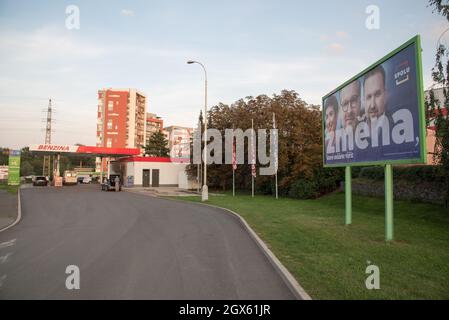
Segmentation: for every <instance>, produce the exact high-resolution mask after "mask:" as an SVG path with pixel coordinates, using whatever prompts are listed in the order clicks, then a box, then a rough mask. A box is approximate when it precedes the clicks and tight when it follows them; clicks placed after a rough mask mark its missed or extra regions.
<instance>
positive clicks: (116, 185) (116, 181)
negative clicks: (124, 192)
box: [114, 176, 120, 192]
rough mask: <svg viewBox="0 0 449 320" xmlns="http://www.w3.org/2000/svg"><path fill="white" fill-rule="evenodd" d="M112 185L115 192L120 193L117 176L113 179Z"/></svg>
mask: <svg viewBox="0 0 449 320" xmlns="http://www.w3.org/2000/svg"><path fill="white" fill-rule="evenodd" d="M114 183H115V192H118V191H120V178H119V177H118V176H116V177H115V179H114Z"/></svg>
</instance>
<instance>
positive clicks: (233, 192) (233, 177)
mask: <svg viewBox="0 0 449 320" xmlns="http://www.w3.org/2000/svg"><path fill="white" fill-rule="evenodd" d="M232 196H233V197H235V170H234V169H232Z"/></svg>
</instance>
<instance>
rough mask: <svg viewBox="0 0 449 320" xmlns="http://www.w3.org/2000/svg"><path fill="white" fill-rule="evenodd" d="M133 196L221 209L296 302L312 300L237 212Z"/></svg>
mask: <svg viewBox="0 0 449 320" xmlns="http://www.w3.org/2000/svg"><path fill="white" fill-rule="evenodd" d="M130 192H131V193H135V194H141V195H146V196H150V197H154V198H159V199H164V200H169V201H170V200H171V201H179V202H181V201H182V202H184V203H185V202H189V203H194V204H199V205H203V206H208V207H211V208H216V209H221V210H223V211H225V213H227V214H229V215H231V216H233V217H234V218H237V219H238V220H239V222H240V224H241V225H242V226H243V227H244V228H245V230H246V231H247V232H248V233H249V235H250V237H251V238H252V239H253V240H254V242H256V244H257V246H258V247H259V248H260V249H261V251H262V252H263V254H264V255H265V257H266V258H267V259H268V261H269V262H270V263H271V265H272V266H273V268H274V269H275V270H276V272H277V273H278V274H279V276H280V277H281V279H282V280H283V281H284V283H285V284H286V285H287V287H288V288H289V289H290V291H291V292H292V293H293V295H294V296H295V298H296V299H298V300H312V298H311V297H310V296H309V295H308V294H307V292H306V291H305V290H304V289H303V288H302V287H301V285H300V284H299V283H298V281H296V279H295V278H294V277H293V276H292V274H291V273H290V272H289V271H288V270H287V268H286V267H284V265H283V264H282V263H281V261H279V259H278V258H277V257H276V256H275V255H274V253H273V252H272V251H271V250H270V249H269V248H268V246H267V245H266V244H265V242H263V240H262V239H261V238H260V237H259V236H258V235H257V233H256V232H255V231H254V230H253V229H252V228H251V226H250V225H249V224H248V223H247V222H246V220H245V219H244V218H243V217H242V216H240V215H239V214H238V213H237V212H234V211H232V210H230V209H227V208H223V207H219V206H215V205H212V204H207V203H202V202H192V201H185V200H180V199H171V198H166V197H160V196H156V195H151V194H145V193H138V192H132V191H130Z"/></svg>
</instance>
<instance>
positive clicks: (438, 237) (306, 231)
mask: <svg viewBox="0 0 449 320" xmlns="http://www.w3.org/2000/svg"><path fill="white" fill-rule="evenodd" d="M179 199H183V200H187V201H200V198H199V197H180V198H179ZM209 203H210V204H213V205H217V206H220V207H224V208H229V209H231V210H233V211H235V212H237V213H239V214H240V215H241V216H242V217H243V218H244V219H245V220H246V221H247V222H248V223H249V224H250V225H251V227H252V228H253V229H254V230H255V231H256V232H257V234H258V235H259V236H260V237H261V238H262V239H263V240H264V241H265V243H266V244H267V245H268V246H269V247H270V249H271V250H272V251H273V252H274V254H275V255H276V256H277V257H278V258H279V259H280V260H281V262H282V263H283V264H284V265H285V266H286V268H287V269H288V270H289V271H290V272H291V273H292V274H293V276H295V277H296V279H297V280H298V282H299V283H300V284H301V286H302V287H303V288H304V289H305V290H306V291H307V292H308V293H309V295H310V296H311V297H312V298H313V299H449V211H446V210H445V209H443V208H441V207H438V206H435V205H429V204H422V203H412V202H404V201H396V202H395V206H394V210H395V212H394V223H395V229H394V232H395V241H394V242H392V243H386V242H385V241H384V201H383V199H378V198H369V197H362V196H355V195H353V219H352V225H351V226H348V227H346V226H344V193H336V194H332V195H329V196H326V197H323V198H321V199H318V200H294V199H279V200H276V199H274V198H273V197H269V196H256V197H255V198H254V199H253V198H251V196H246V195H243V196H236V197H235V198H233V197H232V195H229V194H227V195H226V196H209ZM368 261H369V262H371V263H373V264H375V265H377V266H378V267H379V268H380V290H367V289H366V287H365V280H366V277H367V276H368V275H367V274H365V269H366V267H367V266H368Z"/></svg>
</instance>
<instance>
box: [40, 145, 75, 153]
mask: <svg viewBox="0 0 449 320" xmlns="http://www.w3.org/2000/svg"><path fill="white" fill-rule="evenodd" d="M38 150H39V151H61V152H69V151H70V147H69V146H52V145H46V144H41V145H39V147H38Z"/></svg>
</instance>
